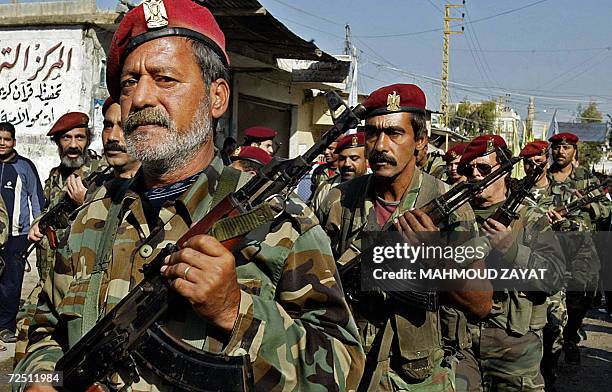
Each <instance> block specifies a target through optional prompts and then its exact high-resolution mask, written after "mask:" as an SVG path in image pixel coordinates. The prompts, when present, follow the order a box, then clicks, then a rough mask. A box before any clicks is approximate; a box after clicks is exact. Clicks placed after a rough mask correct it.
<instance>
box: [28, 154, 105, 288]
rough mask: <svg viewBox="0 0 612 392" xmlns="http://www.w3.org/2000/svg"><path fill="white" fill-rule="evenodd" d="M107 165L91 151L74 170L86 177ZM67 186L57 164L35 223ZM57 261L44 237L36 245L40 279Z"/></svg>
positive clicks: (56, 200) (69, 212)
mask: <svg viewBox="0 0 612 392" xmlns="http://www.w3.org/2000/svg"><path fill="white" fill-rule="evenodd" d="M105 166H106V160H104V159H102V158H100V157H99V156H97V155H95V153H93V152H92V153H91V154H90V155H89V159H88V160H87V162H86V163H85V164H84V165H83V166H81V167H80V168H78V169H76V170H75V171H74V174H75V175H77V176H78V177H81V178H83V179H85V178H86V177H87V176H89V175H90V174H91V173H93V172H95V171H97V170H98V169H101V168H103V167H105ZM65 188H66V178H64V177H63V176H62V172H61V166H56V167H54V168H53V169H51V172H50V173H49V178H47V180H46V181H45V188H44V190H43V192H44V195H45V200H46V204H45V208H44V209H43V211H42V213H41V214H40V216H38V217H36V219H34V222H33V223H37V222H38V221H39V220H40V219H41V218H42V216H43V215H44V214H45V213H46V212H47V211H48V210H49V208H51V207H53V206H54V205H56V204H57V203H58V202H59V201H61V200H62V198H63V197H64V195H65V190H66V189H65ZM72 212H73V211H67V212H66V213H65V214H63V215H64V216H62V219H61V220H63V221H65V222H66V223H68V222H69V220H70V218H69V216H70V214H71V213H72ZM55 229H56V230H57V233H56V234H57V235H58V236H59V235H60V232H61V231H62V230H63V229H65V227H56V228H55ZM54 262H55V250H53V249H51V248H50V247H49V241H48V239H47V237H44V238H43V239H42V240H41V241H40V242H39V243H38V245H37V246H36V267H37V268H38V276H39V277H40V279H42V280H44V279H45V278H46V276H47V272H48V271H49V269H50V268H51V267H52V266H53V263H54Z"/></svg>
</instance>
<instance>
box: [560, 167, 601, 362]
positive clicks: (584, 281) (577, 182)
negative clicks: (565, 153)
mask: <svg viewBox="0 0 612 392" xmlns="http://www.w3.org/2000/svg"><path fill="white" fill-rule="evenodd" d="M548 180H549V182H550V190H549V192H550V195H551V197H552V203H553V204H554V205H555V206H563V205H567V204H569V203H570V202H572V201H573V200H574V199H575V198H576V197H575V196H573V192H572V191H574V190H578V191H580V190H582V189H584V188H586V187H587V186H589V185H591V184H594V183H598V180H597V178H596V177H595V176H593V175H591V174H590V173H589V171H588V170H586V169H585V168H583V167H572V172H571V174H570V175H569V176H568V177H567V178H566V179H565V180H564V181H557V180H555V178H554V177H553V174H552V173H551V172H550V171H549V172H548ZM594 193H597V192H594ZM590 206H591V210H590V211H589V212H586V211H580V212H579V213H577V214H574V215H573V216H571V217H568V220H569V222H570V228H568V229H567V230H566V231H570V230H571V231H578V232H581V233H580V234H578V233H573V234H570V233H566V237H567V238H566V241H565V243H566V247H567V250H566V254H567V255H568V258H567V261H568V267H567V269H568V281H567V296H566V303H567V316H568V321H567V325H566V327H565V328H564V330H563V340H564V342H563V344H564V347H565V348H566V349H568V348H569V349H570V350H574V351H575V353H577V348H576V345H577V344H578V342H579V341H580V336H579V335H578V330H579V329H580V328H581V326H582V321H583V319H584V317H585V315H586V312H587V310H588V309H589V308H590V307H591V302H592V299H593V297H594V295H595V292H596V290H597V284H598V279H599V269H600V261H599V257H598V255H597V249H596V248H595V243H594V241H593V238H592V236H591V235H589V232H590V231H593V230H595V224H596V222H597V221H600V220H601V219H606V218H607V217H608V216H609V215H610V206H609V203H608V202H607V201H600V202H597V203H591V205H590ZM578 355H579V354H578ZM567 358H568V357H567V354H566V360H567Z"/></svg>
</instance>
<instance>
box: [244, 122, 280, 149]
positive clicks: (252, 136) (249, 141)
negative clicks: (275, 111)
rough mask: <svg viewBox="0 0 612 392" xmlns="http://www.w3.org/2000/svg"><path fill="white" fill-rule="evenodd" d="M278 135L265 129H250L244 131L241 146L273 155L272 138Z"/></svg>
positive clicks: (270, 129)
mask: <svg viewBox="0 0 612 392" xmlns="http://www.w3.org/2000/svg"><path fill="white" fill-rule="evenodd" d="M277 134H278V133H277V132H276V131H275V130H274V129H272V128H267V127H261V126H258V127H251V128H247V129H245V130H244V143H242V145H243V146H252V147H258V148H261V149H262V150H264V151H265V152H267V153H268V154H270V155H272V154H274V138H275V137H276V135H277Z"/></svg>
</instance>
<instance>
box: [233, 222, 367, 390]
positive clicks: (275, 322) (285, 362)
mask: <svg viewBox="0 0 612 392" xmlns="http://www.w3.org/2000/svg"><path fill="white" fill-rule="evenodd" d="M324 238H325V233H323V231H322V229H321V227H320V226H318V225H316V226H314V227H312V228H311V229H309V230H307V231H306V232H304V233H303V234H301V235H300V236H299V237H298V238H297V239H296V241H295V243H294V245H293V247H292V248H291V249H290V252H289V254H288V256H287V258H286V261H285V265H284V267H283V270H282V272H281V277H280V280H279V282H278V286H277V289H276V295H275V298H274V299H266V298H262V297H259V296H255V295H250V294H247V293H246V292H244V291H243V292H242V297H241V302H240V311H239V315H238V319H237V320H236V323H235V324H234V330H233V332H232V335H231V338H230V341H229V343H228V345H227V347H226V349H225V350H226V352H228V353H237V352H239V351H238V350H240V351H242V352H244V350H245V351H246V352H248V353H249V355H250V357H251V361H252V362H253V371H254V374H255V375H256V379H255V389H256V390H273V391H276V390H283V391H285V390H287V391H290V390H293V391H311V390H330V389H331V390H340V391H344V390H351V389H356V387H357V385H358V383H359V379H360V377H361V374H362V372H363V367H364V354H363V350H362V348H361V345H360V343H359V337H358V333H357V328H356V325H355V322H354V320H353V318H352V316H351V313H350V311H349V309H348V305H347V303H346V301H345V300H344V296H343V293H342V290H341V287H340V285H339V284H338V282H339V277H338V274H337V271H336V268H335V264H334V259H333V257H332V255H331V250H330V248H329V245H327V244H328V242H327V241H326V240H322V239H324ZM333 386H335V387H333Z"/></svg>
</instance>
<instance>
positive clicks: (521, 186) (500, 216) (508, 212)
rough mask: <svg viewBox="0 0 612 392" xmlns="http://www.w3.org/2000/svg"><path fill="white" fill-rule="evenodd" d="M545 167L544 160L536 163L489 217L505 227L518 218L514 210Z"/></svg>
mask: <svg viewBox="0 0 612 392" xmlns="http://www.w3.org/2000/svg"><path fill="white" fill-rule="evenodd" d="M545 167H546V162H543V163H542V164H540V165H536V166H535V167H534V168H533V171H532V172H531V173H529V175H527V176H525V178H523V179H522V180H521V181H519V183H518V186H516V187H515V189H514V191H513V192H512V193H511V194H510V196H508V198H507V199H506V201H505V202H504V204H502V205H501V206H500V207H499V208H498V209H497V210H496V211H495V212H494V213H493V215H491V219H494V220H496V221H497V222H499V223H501V224H502V225H504V226H506V227H508V226H510V224H511V223H512V221H513V220H515V219H518V214H517V213H516V210H518V208H519V207H520V206H521V204H522V203H523V200H525V198H526V197H528V196H529V195H530V191H531V188H533V186H534V185H535V183H536V181H537V180H538V178H539V177H540V176H541V175H542V173H544V168H545Z"/></svg>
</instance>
